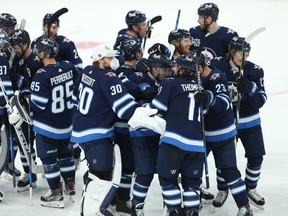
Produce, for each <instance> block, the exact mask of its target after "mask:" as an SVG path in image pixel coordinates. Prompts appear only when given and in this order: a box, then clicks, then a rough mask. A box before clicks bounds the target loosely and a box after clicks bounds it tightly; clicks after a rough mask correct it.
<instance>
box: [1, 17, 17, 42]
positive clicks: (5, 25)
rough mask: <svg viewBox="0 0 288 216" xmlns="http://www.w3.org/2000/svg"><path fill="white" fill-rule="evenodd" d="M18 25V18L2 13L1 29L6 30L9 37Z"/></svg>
mask: <svg viewBox="0 0 288 216" xmlns="http://www.w3.org/2000/svg"><path fill="white" fill-rule="evenodd" d="M16 25H17V20H16V18H15V17H14V16H13V15H12V14H9V13H1V14H0V28H2V30H4V31H5V32H6V33H7V35H8V36H10V35H11V33H12V32H13V31H14V30H15V28H16Z"/></svg>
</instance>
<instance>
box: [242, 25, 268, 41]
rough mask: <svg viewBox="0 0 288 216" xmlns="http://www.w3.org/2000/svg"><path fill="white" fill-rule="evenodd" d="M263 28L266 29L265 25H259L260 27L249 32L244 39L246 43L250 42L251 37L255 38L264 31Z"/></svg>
mask: <svg viewBox="0 0 288 216" xmlns="http://www.w3.org/2000/svg"><path fill="white" fill-rule="evenodd" d="M265 30H266V28H265V27H260V28H258V29H256V30H255V31H253V32H251V33H250V34H249V35H248V36H247V37H246V38H245V41H246V42H247V43H250V42H251V40H252V39H253V38H255V37H256V36H257V35H258V34H260V33H262V32H263V31H265Z"/></svg>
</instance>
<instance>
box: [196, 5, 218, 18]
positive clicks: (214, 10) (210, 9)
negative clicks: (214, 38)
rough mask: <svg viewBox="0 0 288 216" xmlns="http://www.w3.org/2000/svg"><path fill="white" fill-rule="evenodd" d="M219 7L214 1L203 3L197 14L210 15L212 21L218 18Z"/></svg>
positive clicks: (205, 16)
mask: <svg viewBox="0 0 288 216" xmlns="http://www.w3.org/2000/svg"><path fill="white" fill-rule="evenodd" d="M218 14H219V8H218V7H217V5H216V4H214V3H205V4H202V5H201V6H200V7H199V8H198V15H199V16H204V18H207V17H208V16H211V17H212V19H213V20H214V21H216V20H217V19H218Z"/></svg>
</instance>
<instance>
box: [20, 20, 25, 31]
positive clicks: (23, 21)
mask: <svg viewBox="0 0 288 216" xmlns="http://www.w3.org/2000/svg"><path fill="white" fill-rule="evenodd" d="M25 26H26V20H25V19H22V20H21V23H20V26H19V29H21V30H23V29H24V28H25Z"/></svg>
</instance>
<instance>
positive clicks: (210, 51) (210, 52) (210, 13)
mask: <svg viewBox="0 0 288 216" xmlns="http://www.w3.org/2000/svg"><path fill="white" fill-rule="evenodd" d="M218 14H219V8H218V7H217V5H216V4H215V3H204V4H202V5H201V6H200V7H199V8H198V16H199V17H198V23H199V25H198V26H195V27H192V28H190V30H189V32H190V34H191V38H192V45H191V47H190V50H197V49H198V48H199V47H200V46H203V52H204V53H203V54H204V55H205V56H206V58H209V59H212V58H215V57H217V56H226V55H227V53H228V46H229V42H230V40H231V39H232V38H233V37H234V36H238V34H237V32H235V31H234V30H232V29H229V28H227V27H223V26H218V24H217V20H218ZM209 35H210V36H209ZM208 36H209V38H207V37H208ZM203 44H204V45H203Z"/></svg>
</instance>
